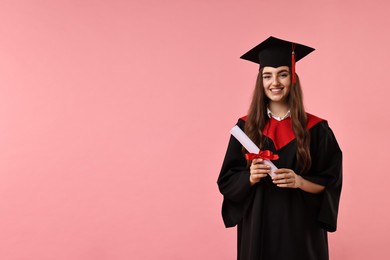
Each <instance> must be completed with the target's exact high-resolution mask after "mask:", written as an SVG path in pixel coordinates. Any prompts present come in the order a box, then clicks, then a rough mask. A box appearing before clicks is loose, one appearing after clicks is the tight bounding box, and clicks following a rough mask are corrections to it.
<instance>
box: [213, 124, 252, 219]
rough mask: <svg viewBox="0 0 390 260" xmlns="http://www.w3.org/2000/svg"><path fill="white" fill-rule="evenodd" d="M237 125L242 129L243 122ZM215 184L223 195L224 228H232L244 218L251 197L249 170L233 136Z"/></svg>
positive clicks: (238, 144)
mask: <svg viewBox="0 0 390 260" xmlns="http://www.w3.org/2000/svg"><path fill="white" fill-rule="evenodd" d="M237 125H238V126H239V127H240V128H241V129H243V125H244V122H243V121H242V120H241V119H240V120H239V121H238V123H237ZM217 184H218V188H219V191H220V192H221V193H222V195H223V204H222V217H223V220H224V223H225V226H226V227H233V226H235V225H237V224H238V223H239V222H240V220H241V219H242V217H243V216H244V213H245V211H246V209H247V208H248V206H249V204H250V197H251V196H250V194H251V185H250V182H249V169H248V167H247V162H246V160H245V157H244V155H243V153H242V145H241V144H240V143H239V142H238V141H237V139H236V138H234V137H233V136H230V140H229V145H228V148H227V151H226V155H225V159H224V161H223V164H222V168H221V172H220V174H219V177H218V181H217Z"/></svg>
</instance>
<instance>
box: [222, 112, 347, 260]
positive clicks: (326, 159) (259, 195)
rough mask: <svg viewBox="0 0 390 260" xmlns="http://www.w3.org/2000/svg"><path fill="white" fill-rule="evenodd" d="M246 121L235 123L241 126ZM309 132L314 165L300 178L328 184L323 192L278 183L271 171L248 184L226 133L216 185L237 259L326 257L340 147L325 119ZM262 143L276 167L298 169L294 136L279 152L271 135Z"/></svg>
mask: <svg viewBox="0 0 390 260" xmlns="http://www.w3.org/2000/svg"><path fill="white" fill-rule="evenodd" d="M244 124H245V122H244V121H243V120H241V119H240V120H239V121H238V123H237V125H238V126H239V127H240V128H241V129H244ZM310 135H311V146H310V149H311V156H312V167H311V169H310V171H309V172H308V173H307V174H305V175H303V176H302V177H304V178H305V179H307V180H309V181H311V182H314V183H317V184H321V185H324V186H326V189H325V191H324V192H323V193H321V194H311V193H308V192H305V191H302V190H300V189H291V188H279V187H277V186H276V185H274V184H273V183H272V181H271V179H270V177H269V176H268V177H266V178H264V179H262V180H261V181H260V182H259V183H257V184H255V185H254V186H253V187H251V186H250V183H249V168H248V167H247V162H246V160H245V158H244V155H243V153H242V146H241V144H240V143H239V142H238V141H237V140H236V139H235V138H234V137H231V138H230V141H229V145H228V149H227V152H226V156H225V159H224V162H223V165H222V169H221V173H220V175H219V178H218V187H219V189H220V192H221V193H222V194H223V196H224V200H223V205H222V216H223V220H224V223H225V226H226V227H233V226H236V225H237V235H238V238H237V243H238V255H237V259H239V260H252V259H253V260H254V259H256V260H259V259H272V260H278V259H283V260H285V259H289V260H294V259H297V260H298V259H299V260H302V259H305V260H310V259H313V260H322V259H324V260H325V259H329V256H328V240H327V232H328V231H329V232H333V231H335V230H336V228H337V213H338V205H339V198H340V193H341V183H342V179H341V176H342V152H341V150H340V148H339V146H338V144H337V141H336V139H335V137H334V135H333V133H332V130H331V129H330V128H329V126H328V124H327V122H326V121H322V122H320V123H318V124H316V125H315V126H313V127H312V128H311V129H310ZM265 144H266V146H267V147H265V149H267V150H271V151H272V152H274V153H277V154H278V155H279V159H278V160H276V161H273V162H274V164H275V165H276V167H278V168H290V169H293V170H294V171H296V172H297V169H296V154H295V153H296V140H293V141H291V142H290V143H289V144H288V145H286V146H284V147H283V148H281V149H280V150H278V151H276V149H275V147H274V145H273V143H272V141H271V140H270V139H268V138H267V140H266V142H265Z"/></svg>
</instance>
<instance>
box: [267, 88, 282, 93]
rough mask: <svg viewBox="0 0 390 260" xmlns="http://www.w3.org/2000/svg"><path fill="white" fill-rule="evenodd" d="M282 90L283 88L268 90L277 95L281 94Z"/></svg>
mask: <svg viewBox="0 0 390 260" xmlns="http://www.w3.org/2000/svg"><path fill="white" fill-rule="evenodd" d="M282 90H283V88H272V89H270V91H271V92H272V93H279V92H282Z"/></svg>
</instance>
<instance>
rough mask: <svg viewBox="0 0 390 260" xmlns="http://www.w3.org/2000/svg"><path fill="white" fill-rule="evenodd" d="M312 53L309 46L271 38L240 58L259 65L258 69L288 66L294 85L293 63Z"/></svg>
mask: <svg viewBox="0 0 390 260" xmlns="http://www.w3.org/2000/svg"><path fill="white" fill-rule="evenodd" d="M312 51H314V49H313V48H311V47H309V46H305V45H302V44H299V43H295V42H290V41H285V40H282V39H278V38H275V37H272V36H271V37H269V38H267V39H266V40H265V41H263V42H262V43H260V44H259V45H257V46H256V47H254V48H253V49H251V50H250V51H248V52H247V53H245V54H244V55H242V56H241V57H240V58H241V59H244V60H249V61H252V62H255V63H257V64H260V68H264V67H268V66H269V67H274V68H277V67H280V66H289V67H290V68H291V71H292V73H291V74H292V81H293V83H295V81H296V79H295V62H297V61H299V60H300V59H302V58H303V57H305V56H306V55H308V54H309V53H311V52H312Z"/></svg>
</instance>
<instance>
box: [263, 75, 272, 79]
mask: <svg viewBox="0 0 390 260" xmlns="http://www.w3.org/2000/svg"><path fill="white" fill-rule="evenodd" d="M270 78H271V76H270V75H263V79H270Z"/></svg>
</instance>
